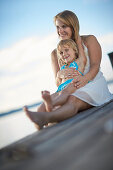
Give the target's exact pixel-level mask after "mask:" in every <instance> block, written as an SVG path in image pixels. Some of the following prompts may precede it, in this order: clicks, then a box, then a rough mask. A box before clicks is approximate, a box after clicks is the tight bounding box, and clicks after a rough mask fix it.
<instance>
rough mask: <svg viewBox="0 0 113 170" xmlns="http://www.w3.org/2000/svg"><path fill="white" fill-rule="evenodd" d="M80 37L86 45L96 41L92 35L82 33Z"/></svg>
mask: <svg viewBox="0 0 113 170" xmlns="http://www.w3.org/2000/svg"><path fill="white" fill-rule="evenodd" d="M81 38H82V41H83V43H84V44H85V45H86V47H88V45H89V44H92V43H95V42H98V41H97V38H96V37H95V36H94V35H82V36H81Z"/></svg>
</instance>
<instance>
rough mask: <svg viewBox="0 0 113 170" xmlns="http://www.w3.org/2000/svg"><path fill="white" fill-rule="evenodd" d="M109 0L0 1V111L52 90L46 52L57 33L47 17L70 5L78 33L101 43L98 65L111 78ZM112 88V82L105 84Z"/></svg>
mask: <svg viewBox="0 0 113 170" xmlns="http://www.w3.org/2000/svg"><path fill="white" fill-rule="evenodd" d="M112 8H113V1H112V0H79V1H76V0H69V1H66V0H57V1H56V0H54V1H53V0H40V1H39V0H0V60H1V62H0V82H1V83H0V103H1V105H0V112H4V111H7V110H9V109H13V108H15V107H21V106H23V105H26V104H32V103H34V102H37V101H40V100H41V96H40V91H41V90H45V89H46V90H50V91H51V92H54V91H55V90H56V85H55V80H54V75H53V72H52V68H51V61H50V54H51V51H52V50H53V49H54V48H56V45H57V42H58V37H57V34H56V28H55V26H54V23H53V17H54V16H55V15H56V14H57V13H59V12H61V11H63V10H71V11H73V12H74V13H76V15H77V16H78V18H79V22H80V35H85V34H93V35H95V36H96V37H97V39H98V41H99V43H100V44H101V47H102V52H103V55H102V64H101V69H102V71H103V73H104V76H105V78H106V79H107V80H111V79H113V69H112V67H111V64H110V61H109V58H108V53H110V52H112V51H113V10H112ZM109 88H110V90H111V92H113V86H112V87H111V86H109Z"/></svg>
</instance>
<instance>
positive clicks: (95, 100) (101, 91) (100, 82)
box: [71, 45, 113, 106]
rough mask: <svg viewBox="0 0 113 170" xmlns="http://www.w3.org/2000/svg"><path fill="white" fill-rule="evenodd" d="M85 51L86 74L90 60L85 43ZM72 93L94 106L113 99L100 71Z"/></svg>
mask: <svg viewBox="0 0 113 170" xmlns="http://www.w3.org/2000/svg"><path fill="white" fill-rule="evenodd" d="M84 52H85V55H86V58H87V63H86V66H85V70H84V74H86V73H88V72H89V69H90V61H89V56H88V49H87V47H86V46H85V45H84ZM71 95H73V96H76V97H77V98H79V99H81V100H83V101H85V102H86V103H88V104H90V105H92V106H100V105H102V104H104V103H106V102H109V101H110V100H111V99H113V95H112V94H111V93H110V92H109V89H108V86H107V82H106V80H105V78H104V76H103V73H102V72H101V71H99V72H98V73H97V75H96V77H95V78H94V79H93V80H92V81H90V82H89V83H88V84H86V85H85V86H84V87H81V88H80V89H78V90H76V91H75V92H74V93H72V94H71Z"/></svg>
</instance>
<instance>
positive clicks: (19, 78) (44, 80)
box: [0, 33, 57, 111]
mask: <svg viewBox="0 0 113 170" xmlns="http://www.w3.org/2000/svg"><path fill="white" fill-rule="evenodd" d="M56 44H57V37H56V33H53V34H51V35H48V36H47V37H45V38H43V39H40V38H38V37H35V38H34V37H31V38H27V39H24V40H21V41H20V42H17V43H16V44H14V45H13V46H11V47H10V48H7V49H3V50H1V51H0V59H1V60H2V62H1V63H0V78H1V86H0V93H1V98H0V102H1V106H0V110H1V111H4V110H7V109H10V108H14V107H15V106H17V107H19V106H22V105H25V104H29V103H33V102H34V101H39V100H41V96H40V91H41V90H45V89H48V90H50V91H53V89H54V90H55V88H56V86H55V83H54V76H53V72H52V68H51V59H50V58H51V57H50V55H51V51H52V50H53V49H54V48H55V47H56ZM48 80H49V81H48Z"/></svg>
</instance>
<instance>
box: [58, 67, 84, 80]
mask: <svg viewBox="0 0 113 170" xmlns="http://www.w3.org/2000/svg"><path fill="white" fill-rule="evenodd" d="M79 75H81V74H80V72H79V71H77V70H75V68H67V69H63V70H60V71H58V73H57V76H58V77H59V78H61V79H66V78H74V77H76V76H79Z"/></svg>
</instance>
